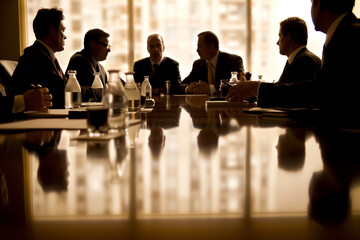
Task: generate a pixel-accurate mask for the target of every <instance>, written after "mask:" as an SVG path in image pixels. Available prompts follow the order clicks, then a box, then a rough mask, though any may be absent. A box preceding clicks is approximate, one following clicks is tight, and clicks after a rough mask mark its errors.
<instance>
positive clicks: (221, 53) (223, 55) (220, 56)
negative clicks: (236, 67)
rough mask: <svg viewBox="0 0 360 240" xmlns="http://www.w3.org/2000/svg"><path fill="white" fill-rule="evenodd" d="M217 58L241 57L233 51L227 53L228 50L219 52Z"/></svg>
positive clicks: (239, 58)
mask: <svg viewBox="0 0 360 240" xmlns="http://www.w3.org/2000/svg"><path fill="white" fill-rule="evenodd" d="M219 58H224V59H238V60H242V58H241V57H240V56H239V55H237V54H234V53H228V52H221V51H220V52H219Z"/></svg>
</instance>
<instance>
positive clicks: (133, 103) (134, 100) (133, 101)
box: [125, 72, 141, 111]
mask: <svg viewBox="0 0 360 240" xmlns="http://www.w3.org/2000/svg"><path fill="white" fill-rule="evenodd" d="M125 78H126V83H125V91H126V95H127V97H128V101H129V104H128V109H129V111H137V110H139V109H140V107H141V98H140V91H139V89H138V87H137V86H136V84H135V81H134V73H132V72H127V73H125Z"/></svg>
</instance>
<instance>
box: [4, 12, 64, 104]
mask: <svg viewBox="0 0 360 240" xmlns="http://www.w3.org/2000/svg"><path fill="white" fill-rule="evenodd" d="M63 19H64V15H63V12H62V10H60V9H57V8H51V9H47V8H43V9H40V10H39V11H38V12H37V14H36V16H35V19H34V22H33V29H34V33H35V37H36V41H35V42H34V44H33V45H32V46H30V47H27V48H25V50H24V54H23V55H22V56H21V57H20V58H19V61H18V65H17V67H16V69H15V71H14V74H13V76H12V80H11V82H12V87H13V89H14V93H15V94H23V93H24V92H25V91H26V90H28V89H31V88H32V86H36V85H38V84H39V85H41V86H42V87H46V88H48V89H49V93H50V94H51V95H52V97H53V99H52V102H53V106H52V107H53V108H64V104H65V102H64V97H65V94H64V91H65V83H66V78H65V75H64V73H63V72H62V70H61V68H60V66H59V63H58V61H57V59H56V57H55V54H54V53H55V52H60V51H62V50H64V45H65V39H66V36H65V35H64V31H65V26H64V23H63Z"/></svg>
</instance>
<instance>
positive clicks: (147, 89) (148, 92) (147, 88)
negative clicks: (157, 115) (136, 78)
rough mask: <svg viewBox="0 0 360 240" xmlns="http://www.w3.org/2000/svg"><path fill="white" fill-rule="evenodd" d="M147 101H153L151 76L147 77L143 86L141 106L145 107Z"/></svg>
mask: <svg viewBox="0 0 360 240" xmlns="http://www.w3.org/2000/svg"><path fill="white" fill-rule="evenodd" d="M146 99H152V87H151V84H150V82H149V76H145V77H144V81H143V82H142V84H141V105H144V103H145V101H146Z"/></svg>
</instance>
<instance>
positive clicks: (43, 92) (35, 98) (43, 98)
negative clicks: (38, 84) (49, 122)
mask: <svg viewBox="0 0 360 240" xmlns="http://www.w3.org/2000/svg"><path fill="white" fill-rule="evenodd" d="M51 99H52V96H51V94H49V89H47V88H39V89H30V90H27V91H26V92H25V93H24V101H25V109H27V110H31V111H42V112H47V111H48V110H49V109H48V108H49V107H51V106H52V102H51Z"/></svg>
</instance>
